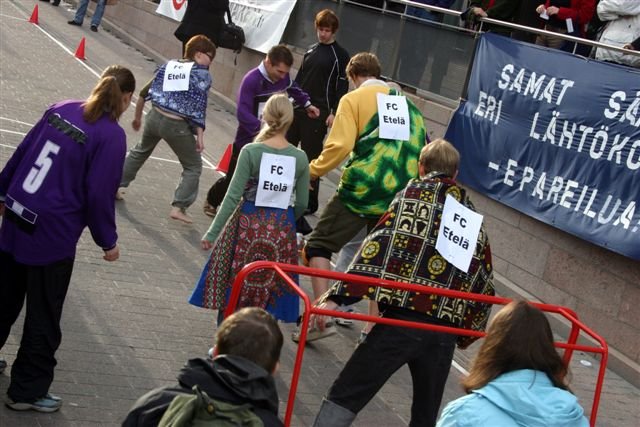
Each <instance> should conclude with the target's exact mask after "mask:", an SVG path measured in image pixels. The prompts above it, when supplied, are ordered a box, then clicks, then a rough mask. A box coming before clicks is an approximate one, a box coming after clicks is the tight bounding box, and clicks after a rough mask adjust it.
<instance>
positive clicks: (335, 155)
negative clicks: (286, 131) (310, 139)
mask: <svg viewBox="0 0 640 427" xmlns="http://www.w3.org/2000/svg"><path fill="white" fill-rule="evenodd" d="M350 101H351V100H350V99H349V98H348V97H346V96H345V97H343V98H342V99H341V100H340V104H338V110H337V111H336V116H335V119H334V121H333V127H332V128H331V131H330V132H329V136H327V140H326V141H325V143H324V148H323V150H322V153H320V156H318V158H317V159H315V160H312V161H311V163H310V164H309V172H310V173H311V177H318V176H324V175H326V174H327V173H329V172H330V171H332V170H333V169H335V168H337V167H338V166H340V163H342V161H343V160H344V159H345V158H347V156H348V155H349V154H350V153H351V151H353V148H354V147H355V144H356V139H357V138H358V118H357V117H356V115H355V114H354V112H353V106H352V104H351V102H350Z"/></svg>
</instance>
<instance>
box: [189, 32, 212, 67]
mask: <svg viewBox="0 0 640 427" xmlns="http://www.w3.org/2000/svg"><path fill="white" fill-rule="evenodd" d="M198 52H202V53H206V54H211V59H212V60H213V58H215V56H216V45H215V44H213V42H212V41H211V39H209V37H207V36H203V35H202V34H198V35H196V36H193V37H191V38H190V39H189V41H188V42H187V44H186V45H185V48H184V59H190V60H191V61H193V60H194V59H195V56H196V53H198Z"/></svg>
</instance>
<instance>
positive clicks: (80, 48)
mask: <svg viewBox="0 0 640 427" xmlns="http://www.w3.org/2000/svg"><path fill="white" fill-rule="evenodd" d="M84 44H85V40H84V37H83V38H82V40H80V44H79V45H78V48H77V49H76V54H75V56H76V58H78V59H87V58H85V56H84Z"/></svg>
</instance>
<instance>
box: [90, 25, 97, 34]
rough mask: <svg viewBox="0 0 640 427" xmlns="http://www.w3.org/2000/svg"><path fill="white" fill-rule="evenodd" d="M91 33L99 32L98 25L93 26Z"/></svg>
mask: <svg viewBox="0 0 640 427" xmlns="http://www.w3.org/2000/svg"><path fill="white" fill-rule="evenodd" d="M91 31H93V32H94V33H97V32H98V26H97V25H92V26H91Z"/></svg>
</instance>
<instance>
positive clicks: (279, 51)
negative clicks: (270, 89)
mask: <svg viewBox="0 0 640 427" xmlns="http://www.w3.org/2000/svg"><path fill="white" fill-rule="evenodd" d="M267 59H268V60H269V62H270V63H271V65H278V64H284V65H286V66H287V67H291V66H292V65H293V54H292V53H291V50H289V48H288V47H286V46H285V45H283V44H279V45H275V46H273V47H272V48H271V49H269V52H267Z"/></svg>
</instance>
